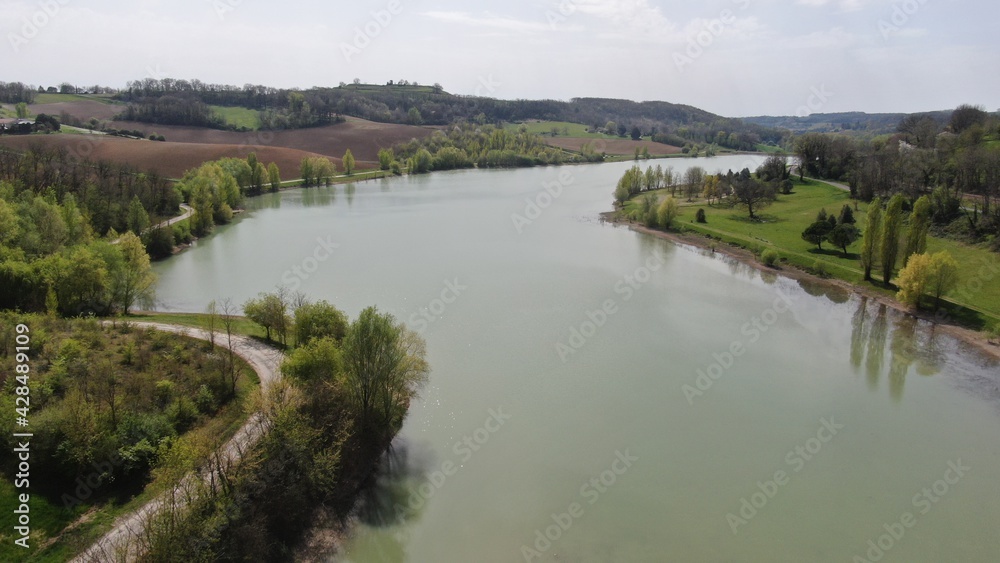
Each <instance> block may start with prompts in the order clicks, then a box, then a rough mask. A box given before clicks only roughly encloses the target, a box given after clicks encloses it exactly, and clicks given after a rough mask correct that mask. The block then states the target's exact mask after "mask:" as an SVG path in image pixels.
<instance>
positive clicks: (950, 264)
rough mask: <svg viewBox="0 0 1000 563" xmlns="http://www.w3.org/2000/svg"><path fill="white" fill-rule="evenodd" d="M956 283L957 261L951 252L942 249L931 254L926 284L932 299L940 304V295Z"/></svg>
mask: <svg viewBox="0 0 1000 563" xmlns="http://www.w3.org/2000/svg"><path fill="white" fill-rule="evenodd" d="M956 285H958V262H957V261H956V260H955V259H954V258H952V256H951V254H949V253H948V252H947V251H944V250H942V251H941V252H936V253H934V254H933V255H932V256H931V276H930V280H929V284H928V289H929V290H930V293H931V294H932V295H934V300H935V301H937V303H938V305H939V306H940V304H941V296H942V295H944V294H946V293H948V292H949V291H951V290H952V289H955V286H956Z"/></svg>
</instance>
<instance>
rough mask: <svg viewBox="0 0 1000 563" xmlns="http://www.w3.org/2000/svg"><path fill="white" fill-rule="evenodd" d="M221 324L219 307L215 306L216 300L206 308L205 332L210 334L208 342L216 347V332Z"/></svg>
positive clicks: (210, 302)
mask: <svg viewBox="0 0 1000 563" xmlns="http://www.w3.org/2000/svg"><path fill="white" fill-rule="evenodd" d="M218 324H219V307H218V306H217V305H216V304H215V299H213V300H211V301H209V302H208V305H207V306H206V307H205V331H206V332H208V341H209V342H211V343H212V346H215V331H216V328H217V325H218Z"/></svg>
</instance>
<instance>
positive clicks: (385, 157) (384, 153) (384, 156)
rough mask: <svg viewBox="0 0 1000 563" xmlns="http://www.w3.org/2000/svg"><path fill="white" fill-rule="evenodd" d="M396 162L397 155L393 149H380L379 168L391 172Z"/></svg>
mask: <svg viewBox="0 0 1000 563" xmlns="http://www.w3.org/2000/svg"><path fill="white" fill-rule="evenodd" d="M394 160H396V155H395V154H394V153H393V150H392V149H379V151H378V167H379V168H380V169H381V170H389V168H390V167H391V166H392V161H394Z"/></svg>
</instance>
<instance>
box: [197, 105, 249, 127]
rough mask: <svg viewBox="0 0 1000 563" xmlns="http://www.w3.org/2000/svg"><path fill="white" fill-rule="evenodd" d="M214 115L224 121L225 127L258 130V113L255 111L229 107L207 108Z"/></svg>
mask: <svg viewBox="0 0 1000 563" xmlns="http://www.w3.org/2000/svg"><path fill="white" fill-rule="evenodd" d="M209 107H211V108H212V111H214V112H215V113H216V114H218V115H220V116H222V118H223V119H225V120H226V124H227V125H232V126H234V127H246V128H247V129H260V112H258V111H257V110H255V109H249V108H241V107H229V106H209Z"/></svg>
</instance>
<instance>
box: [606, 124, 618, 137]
mask: <svg viewBox="0 0 1000 563" xmlns="http://www.w3.org/2000/svg"><path fill="white" fill-rule="evenodd" d="M616 131H618V125H617V124H615V122H614V121H609V122H607V123H605V124H604V134H606V135H614V134H615V132H616Z"/></svg>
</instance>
